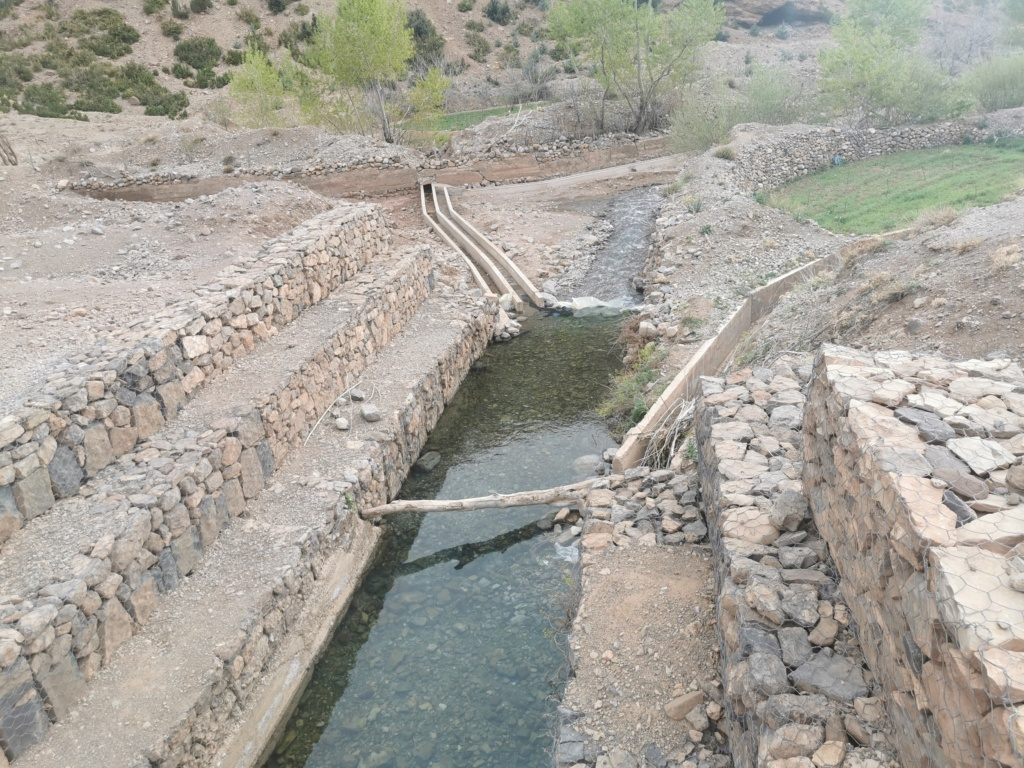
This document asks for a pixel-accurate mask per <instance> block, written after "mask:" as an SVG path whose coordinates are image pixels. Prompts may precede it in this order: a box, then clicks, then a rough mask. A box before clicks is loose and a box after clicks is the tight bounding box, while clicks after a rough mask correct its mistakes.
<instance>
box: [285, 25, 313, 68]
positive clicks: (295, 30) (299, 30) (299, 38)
mask: <svg viewBox="0 0 1024 768" xmlns="http://www.w3.org/2000/svg"><path fill="white" fill-rule="evenodd" d="M312 39H313V25H312V24H310V23H309V22H308V21H301V22H296V21H293V22H292V23H291V24H289V25H288V26H287V27H285V28H284V29H282V30H281V34H279V35H278V36H277V44H278V45H280V46H281V47H282V48H287V49H288V50H289V51H290V52H291V54H292V58H293V59H298V58H299V56H300V54H301V53H302V44H303V43H307V42H309V41H310V40H312Z"/></svg>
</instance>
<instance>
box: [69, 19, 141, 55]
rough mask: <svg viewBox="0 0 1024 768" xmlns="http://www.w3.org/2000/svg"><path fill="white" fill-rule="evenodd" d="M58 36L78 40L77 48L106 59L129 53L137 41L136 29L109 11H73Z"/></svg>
mask: <svg viewBox="0 0 1024 768" xmlns="http://www.w3.org/2000/svg"><path fill="white" fill-rule="evenodd" d="M60 32H61V34H63V35H64V36H65V37H74V38H77V39H78V45H79V46H80V47H82V48H84V49H86V50H89V51H92V52H93V53H95V54H96V55H97V56H103V57H105V58H108V59H119V58H121V57H122V56H125V55H127V54H129V53H131V52H132V45H134V44H135V43H137V42H138V41H139V33H138V32H137V31H136V30H135V28H134V27H131V26H129V25H128V23H127V22H126V21H125V20H124V16H122V15H121V14H120V13H118V12H117V11H115V10H114V9H112V8H100V9H97V10H92V11H82V10H78V11H75V12H74V13H73V14H71V16H70V18H68V19H67V20H66V21H63V22H61V24H60Z"/></svg>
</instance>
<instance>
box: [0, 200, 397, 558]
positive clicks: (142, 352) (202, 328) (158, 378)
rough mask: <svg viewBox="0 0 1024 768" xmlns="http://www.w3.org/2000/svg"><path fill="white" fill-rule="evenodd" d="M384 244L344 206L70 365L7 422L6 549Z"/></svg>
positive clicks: (0, 524)
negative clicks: (29, 524)
mask: <svg viewBox="0 0 1024 768" xmlns="http://www.w3.org/2000/svg"><path fill="white" fill-rule="evenodd" d="M388 239H389V235H388V232H387V229H386V228H385V226H384V224H383V221H382V219H381V218H380V214H379V213H378V212H377V210H376V209H375V208H373V207H371V206H366V205H342V206H338V207H337V208H334V209H333V210H331V211H328V212H326V213H324V214H322V215H320V216H317V217H315V218H313V219H310V220H309V221H308V222H306V223H305V224H304V225H302V226H301V227H298V228H296V229H294V230H292V231H291V232H289V233H287V234H286V235H284V236H282V237H280V238H278V239H276V240H273V241H271V242H269V243H268V244H267V245H266V246H265V247H264V248H263V249H262V252H261V253H259V254H258V255H256V256H255V257H253V258H252V259H250V260H243V261H241V262H240V263H238V264H236V265H234V266H233V267H232V268H230V269H229V270H226V271H225V273H224V274H222V275H221V277H220V279H219V281H218V282H216V283H214V284H211V285H207V286H204V287H202V288H199V289H197V290H196V291H195V294H196V295H195V296H192V297H189V298H187V299H182V300H180V301H178V302H175V303H173V304H171V305H170V306H168V307H165V308H164V309H162V310H160V311H159V312H157V313H155V314H154V315H153V316H152V317H148V318H142V319H140V320H138V321H137V322H136V323H134V324H133V325H132V326H130V327H129V328H128V329H126V330H125V331H123V332H121V333H118V334H115V335H113V336H112V337H110V338H108V339H106V340H105V341H104V342H103V343H102V344H101V345H100V346H98V347H97V348H95V349H90V350H86V351H84V352H82V353H80V354H78V355H76V356H74V357H72V358H70V359H69V360H68V361H67V365H66V367H65V369H64V370H62V371H59V372H56V373H54V374H53V375H51V376H50V378H49V380H48V381H47V383H46V384H45V386H43V387H42V390H41V392H40V394H39V395H38V396H37V397H34V398H32V399H31V400H29V401H28V402H27V403H25V405H24V406H23V407H22V408H20V409H18V410H17V411H15V412H14V413H11V414H7V415H5V416H3V417H2V418H0V543H2V542H3V541H5V540H6V539H7V538H8V537H9V536H10V535H11V533H13V532H14V531H16V530H18V529H19V528H21V527H22V526H23V525H24V524H25V521H27V520H31V519H32V518H34V517H37V516H39V515H42V514H45V513H46V512H47V511H48V510H49V509H50V508H51V507H52V506H53V504H54V503H55V501H57V500H59V499H63V498H67V497H70V496H74V495H75V494H76V493H77V492H78V489H79V486H80V485H81V484H82V483H83V482H84V481H85V480H86V479H87V478H89V477H93V476H95V475H96V473H97V472H99V471H100V470H102V469H103V468H104V467H106V466H107V465H108V464H110V463H111V462H113V461H114V460H116V459H117V458H118V457H120V456H123V455H125V454H127V453H129V452H130V451H132V450H133V449H134V447H135V446H136V444H137V443H138V442H139V441H141V440H145V439H147V438H149V437H151V436H152V435H154V434H156V432H157V431H158V430H159V429H160V428H161V427H162V426H163V425H164V423H165V422H167V421H169V420H172V419H173V418H174V416H175V414H176V413H177V411H178V410H179V409H180V408H181V407H182V406H183V405H184V404H185V403H186V402H187V401H188V400H189V399H190V398H191V397H192V396H193V395H194V394H195V392H196V391H197V390H198V389H199V388H200V387H201V385H202V383H203V382H204V381H206V380H207V379H211V378H214V377H216V376H217V375H219V374H220V373H222V372H223V371H224V370H226V369H227V368H228V367H230V366H231V365H232V363H233V362H234V361H235V360H237V359H238V358H240V357H242V356H244V355H245V354H246V353H248V352H249V351H251V350H252V349H253V347H254V346H255V345H256V343H257V342H259V341H260V340H264V339H266V338H268V337H269V336H271V335H273V334H274V333H276V331H277V329H278V328H280V327H282V326H283V325H286V324H287V323H290V322H291V321H292V320H294V319H295V318H296V317H297V316H298V315H299V314H300V313H301V312H302V311H303V310H304V309H306V308H308V307H309V306H311V305H313V304H316V303H317V302H319V301H320V300H321V299H322V298H324V297H325V296H327V295H328V294H330V293H331V291H333V290H334V289H335V288H337V287H338V286H339V285H340V284H341V283H343V282H344V281H346V280H348V279H350V278H351V277H352V276H353V275H355V274H356V273H357V272H358V271H359V270H360V269H362V268H363V267H364V266H365V265H366V264H367V263H368V262H369V261H370V260H372V259H373V258H374V257H375V256H377V255H379V254H381V253H383V252H385V251H386V250H387V246H388Z"/></svg>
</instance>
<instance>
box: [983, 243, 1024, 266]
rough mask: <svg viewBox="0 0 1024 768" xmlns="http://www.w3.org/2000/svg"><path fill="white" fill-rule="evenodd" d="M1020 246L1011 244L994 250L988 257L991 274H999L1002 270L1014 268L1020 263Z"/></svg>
mask: <svg viewBox="0 0 1024 768" xmlns="http://www.w3.org/2000/svg"><path fill="white" fill-rule="evenodd" d="M1020 258H1021V257H1020V244H1019V243H1011V244H1010V245H1004V246H1003V247H1001V248H996V250H995V251H993V252H992V255H991V256H990V257H989V262H990V263H991V265H992V271H993V272H1001V271H1003V270H1004V269H1009V268H1010V267H1013V266H1016V265H1017V264H1019V263H1020Z"/></svg>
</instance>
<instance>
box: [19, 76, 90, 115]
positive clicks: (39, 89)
mask: <svg viewBox="0 0 1024 768" xmlns="http://www.w3.org/2000/svg"><path fill="white" fill-rule="evenodd" d="M17 108H18V111H19V112H21V113H22V114H25V115H36V116H38V117H65V118H68V119H70V120H88V119H89V118H87V117H86V116H85V115H83V114H82V113H81V112H76V111H74V110H72V109H71V105H70V104H68V101H67V92H66V91H65V90H64V89H63V88H61V87H60V86H59V85H57V84H56V83H33V84H32V85H29V86H26V87H25V91H24V93H23V94H22V96H21V101H20V102H19V103H18V105H17Z"/></svg>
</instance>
